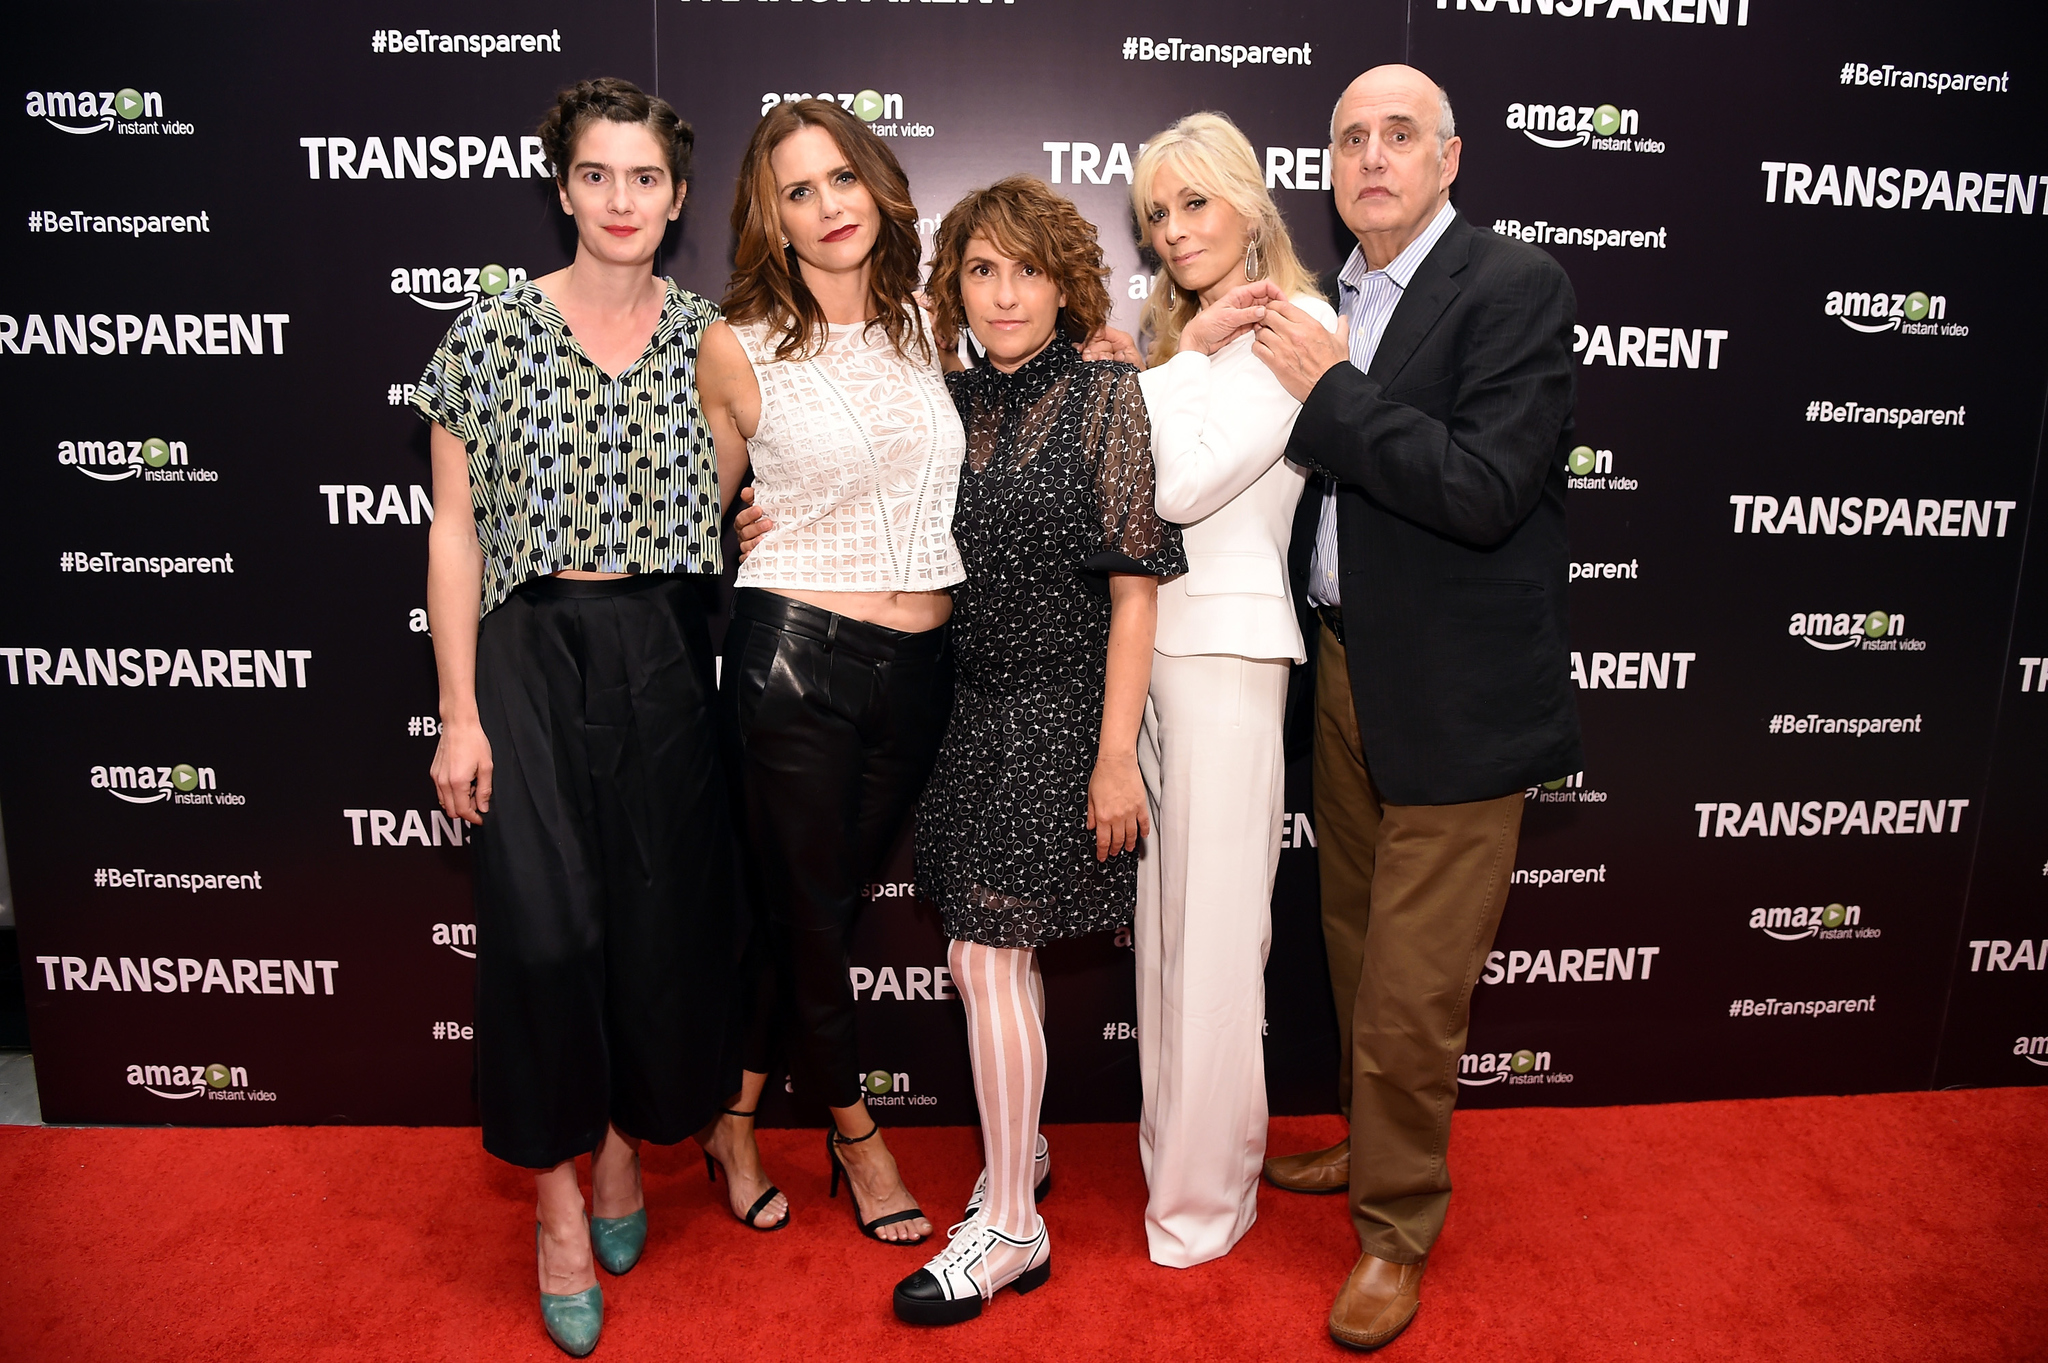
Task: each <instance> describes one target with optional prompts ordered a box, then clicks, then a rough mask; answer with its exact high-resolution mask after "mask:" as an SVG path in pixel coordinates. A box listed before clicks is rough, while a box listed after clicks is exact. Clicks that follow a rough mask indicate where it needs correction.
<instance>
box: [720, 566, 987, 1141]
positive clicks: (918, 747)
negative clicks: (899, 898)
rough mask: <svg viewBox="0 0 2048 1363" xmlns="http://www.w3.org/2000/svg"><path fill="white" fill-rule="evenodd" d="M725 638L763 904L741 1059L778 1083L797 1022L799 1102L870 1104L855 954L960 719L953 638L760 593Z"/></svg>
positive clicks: (737, 752) (749, 853) (730, 721)
mask: <svg viewBox="0 0 2048 1363" xmlns="http://www.w3.org/2000/svg"><path fill="white" fill-rule="evenodd" d="M732 613H733V619H732V626H731V628H730V629H728V630H727V631H726V635H725V685H724V688H723V690H722V692H721V694H720V703H721V706H722V708H723V713H724V717H725V733H726V739H727V742H728V743H730V744H731V745H732V746H731V748H730V749H729V757H728V765H729V768H730V770H731V773H732V776H733V779H734V783H735V786H736V787H737V797H736V798H737V803H738V805H739V807H740V811H741V814H740V817H741V824H742V842H743V845H744V847H745V849H746V866H747V873H746V875H745V877H744V880H745V883H746V885H747V887H748V890H749V893H750V894H751V896H752V898H753V900H754V913H755V924H756V935H755V940H756V941H758V942H760V943H762V944H763V947H764V950H763V951H761V952H760V953H757V955H756V957H755V959H754V960H753V961H751V962H750V963H749V970H748V974H749V977H750V981H751V983H752V986H753V989H754V999H753V1004H752V1011H753V1018H752V1023H751V1025H750V1027H749V1028H748V1034H747V1039H746V1043H745V1052H744V1057H743V1058H744V1059H745V1062H746V1067H747V1068H748V1069H750V1070H752V1071H754V1072H755V1073H757V1074H758V1073H767V1072H768V1071H769V1067H770V1066H771V1065H772V1064H773V1063H774V1060H775V1058H776V1057H777V1055H778V1054H779V1053H780V1052H781V1051H782V1049H783V1040H782V1038H781V1036H779V1035H778V1033H779V1032H780V1031H781V1029H782V1028H783V1027H785V1026H788V1025H789V1024H791V1023H794V1026H795V1032H796V1035H795V1038H794V1041H795V1044H794V1045H793V1046H790V1047H789V1051H790V1054H789V1060H790V1073H791V1075H792V1077H793V1078H794V1080H795V1083H796V1088H797V1092H798V1093H799V1094H801V1095H803V1096H805V1097H807V1098H810V1099H812V1100H815V1101H823V1102H824V1103H825V1104H826V1105H827V1106H829V1107H851V1106H852V1105H853V1104H855V1103H857V1102H859V1101H860V1100H861V1088H860V1073H861V1069H862V1065H861V1061H860V1054H859V1046H858V1042H857V1039H856V1037H855V1034H854V1016H853V1013H854V1009H853V986H852V985H851V984H850V983H848V980H847V974H846V969H847V942H848V939H849V938H850V937H851V936H852V933H853V924H854V920H855V918H857V917H858V916H859V913H860V907H861V888H862V887H863V886H864V885H866V884H867V883H868V882H869V881H871V880H873V879H875V878H876V876H877V874H878V873H879V872H880V871H881V869H882V863H883V861H884V860H885V859H886V858H887V857H888V855H889V851H890V849H891V848H892V847H894V846H895V843H896V840H897V838H899V837H901V836H902V834H903V827H904V824H905V823H906V821H908V819H909V817H910V811H911V809H912V807H913V806H915V804H916V803H917V797H918V794H919V792H921V791H922V790H923V789H924V783H925V778H926V777H928V776H930V775H931V770H932V762H933V760H934V759H935V758H937V756H938V753H939V742H940V740H941V739H943V738H944V737H945V734H946V717H947V714H948V712H949V711H950V710H951V709H952V700H953V655H952V651H951V649H950V647H949V646H948V643H947V640H948V638H949V635H948V633H947V628H946V626H944V625H941V626H940V627H939V628H937V629H934V630H927V631H924V632H923V633H919V634H910V633H906V632H904V631H902V630H895V629H889V628H887V627H886V626H882V625H872V624H868V623H866V622H864V621H860V620H854V619H850V618H848V617H847V616H843V615H837V614H834V613H833V612H831V611H828V610H821V609H819V608H818V607H816V606H811V605H807V604H805V603H804V602H801V601H794V600H791V599H790V598H789V597H786V596H778V595H776V594H775V593H773V592H766V591H762V590H760V589H758V588H753V587H742V588H741V589H740V590H739V591H738V592H737V593H735V594H734V596H733V611H732Z"/></svg>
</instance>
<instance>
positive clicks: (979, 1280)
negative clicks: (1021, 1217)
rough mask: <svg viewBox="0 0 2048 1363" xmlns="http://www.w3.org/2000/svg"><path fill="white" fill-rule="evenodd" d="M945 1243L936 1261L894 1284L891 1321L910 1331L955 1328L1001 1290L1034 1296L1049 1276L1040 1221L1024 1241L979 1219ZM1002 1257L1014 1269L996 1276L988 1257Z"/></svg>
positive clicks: (1048, 1253)
mask: <svg viewBox="0 0 2048 1363" xmlns="http://www.w3.org/2000/svg"><path fill="white" fill-rule="evenodd" d="M946 1234H947V1240H948V1243H947V1245H946V1248H945V1249H944V1250H942V1251H940V1253H939V1255H938V1257H937V1258H935V1259H933V1260H932V1261H931V1262H930V1263H928V1264H926V1265H925V1266H924V1267H923V1268H920V1269H919V1270H918V1271H917V1272H915V1273H913V1274H911V1275H910V1276H909V1277H907V1278H905V1279H904V1280H903V1281H902V1282H900V1283H898V1284H896V1316H897V1318H898V1319H899V1320H906V1321H909V1322H910V1323H911V1324H912V1325H958V1324H959V1323H960V1322H961V1321H963V1320H973V1319H974V1318H975V1317H976V1316H978V1315H980V1314H981V1307H982V1303H983V1302H986V1301H989V1300H991V1299H993V1298H994V1296H995V1294H996V1293H998V1292H1000V1291H1002V1290H1003V1289H1004V1288H1006V1287H1012V1288H1015V1289H1016V1290H1017V1291H1019V1292H1033V1291H1036V1290H1037V1289H1038V1288H1040V1287H1043V1286H1044V1285H1045V1280H1046V1279H1047V1278H1050V1277H1051V1276H1052V1241H1051V1240H1050V1239H1049V1238H1048V1237H1047V1235H1046V1233H1045V1218H1044V1217H1040V1218H1039V1219H1038V1231H1037V1233H1036V1234H1035V1235H1032V1236H1030V1237H1028V1238H1026V1239H1022V1240H1020V1239H1017V1238H1016V1237H1014V1236H1009V1235H1005V1234H1003V1233H1002V1232H1001V1231H999V1230H997V1229H995V1228H994V1227H993V1226H991V1225H989V1223H988V1220H987V1218H985V1217H983V1216H981V1215H980V1214H979V1213H977V1214H975V1215H974V1216H971V1217H969V1218H968V1219H967V1220H965V1221H962V1222H961V1223H960V1224H959V1225H957V1226H955V1227H953V1229H952V1230H950V1231H948V1232H947V1233H946ZM999 1252H1000V1253H1002V1257H1003V1258H1004V1259H1007V1260H1011V1261H1012V1263H1013V1267H1012V1268H1011V1269H1010V1270H1009V1271H1008V1272H1006V1273H1003V1274H1001V1275H997V1274H994V1273H992V1272H991V1271H990V1269H989V1262H988V1261H989V1256H990V1255H991V1254H995V1253H999Z"/></svg>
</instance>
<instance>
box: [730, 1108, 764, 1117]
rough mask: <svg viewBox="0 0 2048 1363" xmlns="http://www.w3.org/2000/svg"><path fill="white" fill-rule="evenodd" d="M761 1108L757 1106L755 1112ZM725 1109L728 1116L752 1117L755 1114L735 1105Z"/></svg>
mask: <svg viewBox="0 0 2048 1363" xmlns="http://www.w3.org/2000/svg"><path fill="white" fill-rule="evenodd" d="M760 1110H761V1109H760V1108H758V1107H757V1108H755V1109H754V1112H759V1111H760ZM724 1111H725V1115H726V1116H728V1117H751V1116H753V1115H754V1112H741V1111H740V1110H739V1109H738V1108H734V1107H729V1108H726V1109H724Z"/></svg>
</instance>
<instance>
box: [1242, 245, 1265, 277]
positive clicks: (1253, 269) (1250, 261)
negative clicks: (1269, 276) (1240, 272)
mask: <svg viewBox="0 0 2048 1363" xmlns="http://www.w3.org/2000/svg"><path fill="white" fill-rule="evenodd" d="M1263 263H1264V262H1262V261H1261V260H1260V259H1259V239H1258V238H1257V237H1246V238H1245V243H1244V277H1245V278H1246V279H1247V280H1252V279H1257V278H1258V277H1259V274H1260V271H1261V269H1262V267H1263Z"/></svg>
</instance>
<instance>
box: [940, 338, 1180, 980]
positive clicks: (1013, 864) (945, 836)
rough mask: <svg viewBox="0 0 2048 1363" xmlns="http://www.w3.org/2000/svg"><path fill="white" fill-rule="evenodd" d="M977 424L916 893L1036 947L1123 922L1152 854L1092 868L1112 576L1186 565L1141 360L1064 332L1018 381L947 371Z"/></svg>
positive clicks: (963, 498)
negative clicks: (1088, 352) (1135, 363)
mask: <svg viewBox="0 0 2048 1363" xmlns="http://www.w3.org/2000/svg"><path fill="white" fill-rule="evenodd" d="M947 383H948V385H949V386H950V387H951V389H952V393H953V400H954V402H955V403H956V404H957V405H958V407H959V410H960V416H961V420H962V422H963V423H964V424H965V426H966V431H967V462H966V467H965V468H964V469H962V471H961V475H960V480H961V481H960V499H959V506H958V508H957V509H956V510H955V512H954V516H953V538H954V542H955V543H956V544H957V545H958V546H959V549H960V555H961V558H962V559H963V560H964V561H965V563H966V568H967V580H966V581H965V582H964V583H962V584H961V585H960V586H958V587H956V588H954V590H953V622H952V640H953V648H954V659H955V683H954V699H953V717H952V720H951V722H950V724H949V726H948V728H947V730H946V740H945V744H944V746H943V747H942V748H941V749H940V751H939V760H938V765H937V767H936V769H935V770H934V771H933V773H932V778H931V782H930V784H928V785H927V786H926V787H925V794H924V798H923V800H922V802H921V803H920V804H919V807H918V814H917V834H916V852H917V880H918V889H919V892H920V893H921V894H923V895H924V896H925V897H926V898H928V899H930V900H932V901H933V902H935V903H937V904H938V906H939V912H940V917H941V919H942V921H943V923H944V926H945V930H946V935H947V936H948V937H951V938H953V939H954V940H956V941H963V942H979V943H981V944H982V945H984V946H992V947H1037V946H1042V945H1044V944H1045V943H1047V942H1050V941H1055V940H1057V939H1059V938H1063V937H1076V936H1080V935H1082V934H1084V933H1090V932H1099V931H1102V930H1104V929H1109V928H1116V927H1121V926H1123V925H1125V924H1127V923H1129V922H1130V921H1131V912H1132V908H1133V906H1134V904H1135V902H1136V898H1137V884H1138V881H1137V875H1138V860H1137V855H1136V854H1135V853H1121V854H1119V855H1117V856H1113V857H1111V858H1110V859H1109V860H1108V861H1104V862H1098V861H1097V860H1096V859H1095V835H1094V834H1092V833H1090V832H1089V831H1088V827H1087V818H1088V778H1089V775H1090V774H1091V773H1092V772H1093V770H1094V768H1095V756H1096V747H1097V744H1098V742H1099V740H1100V738H1101V732H1102V699H1103V685H1104V676H1105V672H1106V669H1107V663H1108V650H1109V589H1108V579H1107V574H1109V573H1113V572H1114V573H1145V574H1148V575H1151V576H1154V577H1170V576H1173V575H1175V574H1177V573H1184V572H1186V571H1187V557H1186V555H1185V553H1184V552H1183V551H1182V548H1181V539H1180V531H1179V529H1178V528H1176V527H1175V526H1172V525H1170V524H1168V523H1166V522H1164V521H1162V520H1160V519H1159V518H1158V516H1157V515H1156V514H1155V513H1154V511H1153V508H1152V498H1153V469H1152V432H1151V425H1150V423H1149V422H1148V421H1147V419H1146V416H1145V403H1144V398H1143V396H1142V395H1141V394H1140V392H1139V389H1138V375H1137V370H1135V369H1133V368H1132V367H1131V366H1129V365H1124V364H1111V363H1106V362H1097V361H1084V360H1083V359H1081V357H1080V354H1079V352H1078V351H1076V350H1075V349H1074V347H1073V346H1072V345H1070V344H1069V343H1068V342H1067V341H1066V340H1065V339H1064V338H1062V337H1059V336H1055V337H1054V338H1053V341H1052V343H1051V345H1049V346H1047V347H1046V349H1045V350H1043V351H1041V352H1040V353H1039V354H1038V355H1037V356H1036V357H1034V358H1033V359H1032V360H1031V361H1030V363H1028V364H1025V365H1023V366H1022V367H1020V368H1019V369H1018V370H1017V372H1016V373H1014V374H1003V373H1001V372H1000V371H998V370H996V369H993V368H988V367H982V368H976V369H971V370H969V371H967V372H965V373H962V374H954V375H951V376H949V377H948V379H947Z"/></svg>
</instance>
